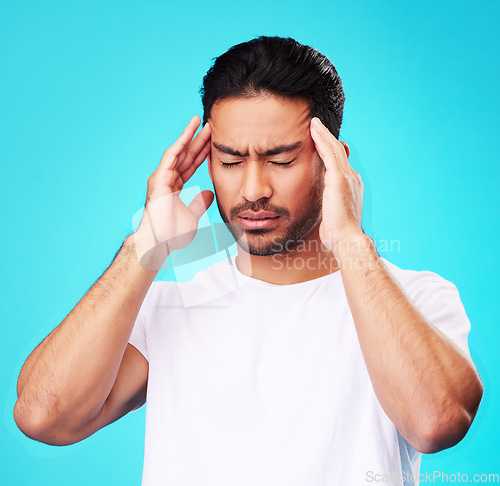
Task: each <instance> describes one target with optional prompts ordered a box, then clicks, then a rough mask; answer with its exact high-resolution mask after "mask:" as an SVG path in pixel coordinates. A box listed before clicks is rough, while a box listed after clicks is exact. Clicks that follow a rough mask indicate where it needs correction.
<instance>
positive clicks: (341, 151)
mask: <svg viewBox="0 0 500 486" xmlns="http://www.w3.org/2000/svg"><path fill="white" fill-rule="evenodd" d="M311 126H312V127H314V128H316V130H317V132H318V134H319V135H320V137H321V139H322V140H323V141H324V143H325V144H326V145H327V146H328V147H329V148H330V150H331V151H332V152H333V154H334V156H335V159H336V161H337V163H338V165H339V167H340V170H341V171H342V172H343V173H344V175H348V174H350V175H352V176H354V174H353V173H352V172H351V166H350V164H349V162H348V160H347V154H346V151H345V148H344V146H343V145H342V144H341V143H340V142H339V141H338V140H337V139H336V138H335V136H334V135H333V134H332V133H331V132H330V130H328V128H326V127H325V125H323V123H321V120H320V119H319V118H317V117H314V118H313V119H312V120H311Z"/></svg>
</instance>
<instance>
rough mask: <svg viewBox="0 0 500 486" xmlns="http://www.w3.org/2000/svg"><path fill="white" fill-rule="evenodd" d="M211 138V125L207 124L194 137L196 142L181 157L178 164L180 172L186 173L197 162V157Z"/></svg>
mask: <svg viewBox="0 0 500 486" xmlns="http://www.w3.org/2000/svg"><path fill="white" fill-rule="evenodd" d="M211 136H212V129H211V127H210V123H206V124H205V126H204V127H203V128H202V129H201V130H200V132H199V133H198V135H196V137H194V140H193V141H192V142H191V143H190V144H189V147H187V148H186V150H185V151H184V152H182V154H181V155H180V156H179V160H178V162H177V170H178V171H179V172H181V173H182V172H184V171H185V170H186V169H187V168H188V167H189V166H190V165H191V164H192V163H193V160H195V158H196V156H197V155H198V154H199V153H200V152H201V151H202V150H203V149H204V148H205V145H206V143H207V142H208V141H209V140H210V137H211Z"/></svg>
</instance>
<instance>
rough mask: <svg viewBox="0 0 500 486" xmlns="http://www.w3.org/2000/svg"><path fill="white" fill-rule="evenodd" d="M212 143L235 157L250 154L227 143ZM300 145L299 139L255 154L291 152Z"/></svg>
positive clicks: (265, 154) (264, 155) (262, 155)
mask: <svg viewBox="0 0 500 486" xmlns="http://www.w3.org/2000/svg"><path fill="white" fill-rule="evenodd" d="M213 144H214V147H215V148H216V149H217V150H218V151H219V152H222V153H224V154H228V155H234V156H236V157H248V156H249V155H250V154H249V153H248V151H247V152H246V153H244V154H242V153H241V152H240V151H238V150H234V149H232V148H231V147H228V146H227V145H224V144H222V143H216V142H213ZM301 145H302V142H300V141H299V142H295V143H291V144H288V145H280V146H279V147H274V148H272V149H270V150H266V151H265V152H257V154H258V155H260V156H261V157H269V156H271V155H278V154H282V153H285V152H291V151H292V150H295V149H296V148H299V147H300V146H301Z"/></svg>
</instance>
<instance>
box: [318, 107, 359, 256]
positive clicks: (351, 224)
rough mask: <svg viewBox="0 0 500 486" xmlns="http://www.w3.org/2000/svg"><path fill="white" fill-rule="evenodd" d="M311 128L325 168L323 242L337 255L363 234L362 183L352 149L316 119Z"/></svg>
mask: <svg viewBox="0 0 500 486" xmlns="http://www.w3.org/2000/svg"><path fill="white" fill-rule="evenodd" d="M310 129H311V137H312V139H313V141H314V144H315V146H316V151H317V152H318V155H319V156H320V158H321V160H322V161H323V163H324V165H325V169H326V172H325V188H324V192H323V209H322V222H321V225H320V228H319V235H320V238H321V241H322V243H323V244H324V245H325V246H326V247H327V248H329V249H330V250H331V251H332V252H333V253H334V255H336V254H337V252H338V251H340V247H341V246H342V245H343V244H344V243H346V242H348V241H349V240H351V239H353V238H356V237H358V236H359V235H364V233H363V230H362V228H361V215H362V210H363V183H362V182H361V176H360V175H359V174H358V173H357V172H356V171H355V170H354V169H353V168H352V167H351V166H350V164H349V162H348V160H347V158H348V151H349V147H348V146H347V145H344V143H343V142H339V141H338V140H337V139H336V138H335V137H334V136H333V135H332V133H331V132H330V131H329V130H328V129H327V128H326V127H325V126H324V125H323V124H322V123H321V121H320V120H319V118H317V117H314V118H312V120H311V125H310ZM346 148H347V152H346Z"/></svg>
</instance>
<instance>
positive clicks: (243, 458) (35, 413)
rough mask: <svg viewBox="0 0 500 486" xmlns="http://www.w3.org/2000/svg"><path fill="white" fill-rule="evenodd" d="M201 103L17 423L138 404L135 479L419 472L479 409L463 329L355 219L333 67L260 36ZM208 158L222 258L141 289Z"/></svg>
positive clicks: (353, 180)
mask: <svg viewBox="0 0 500 486" xmlns="http://www.w3.org/2000/svg"><path fill="white" fill-rule="evenodd" d="M202 94H203V106H204V126H203V128H202V129H201V130H200V131H199V133H198V134H197V135H196V136H195V137H194V134H195V132H196V130H197V128H198V127H199V125H200V122H201V120H200V119H199V118H198V117H196V116H195V117H193V118H192V120H191V121H190V123H189V124H188V125H187V126H186V128H185V129H184V131H183V133H182V135H181V136H180V137H179V138H178V139H177V141H176V142H175V143H174V144H173V145H172V146H171V147H170V148H168V149H167V150H166V151H165V153H164V155H163V158H162V160H161V162H160V164H159V167H158V168H157V170H156V171H155V172H154V173H153V174H152V175H151V176H150V178H149V179H148V194H147V198H146V204H145V211H144V216H143V218H142V221H141V224H140V226H139V228H138V229H137V231H136V232H135V233H133V234H132V235H130V236H129V237H127V238H126V240H125V242H124V244H123V245H122V247H121V249H120V251H119V253H118V254H117V256H116V258H115V260H114V262H113V263H112V264H111V266H110V267H109V268H108V270H107V271H106V272H105V273H104V274H103V275H102V277H101V278H100V279H99V280H98V281H97V282H96V284H95V285H94V286H93V287H92V288H91V289H90V290H89V291H88V293H87V294H86V295H85V296H84V297H83V298H82V299H81V301H80V302H79V303H78V304H77V305H76V307H75V308H74V309H73V310H72V311H71V313H70V314H69V315H68V316H67V317H66V318H65V319H64V321H63V322H62V323H61V324H60V325H59V326H58V327H57V328H56V329H55V330H54V331H53V332H52V333H51V334H50V335H49V336H48V337H47V338H46V339H45V340H44V341H43V342H42V343H41V344H40V345H39V346H38V347H37V348H36V349H35V350H34V351H33V353H32V354H31V355H30V356H29V358H28V359H27V360H26V363H25V364H24V366H23V368H22V370H21V373H20V376H19V381H18V397H19V398H18V401H17V403H16V406H15V409H14V415H15V419H16V422H17V424H18V425H19V427H20V428H21V430H22V431H23V432H24V433H25V434H26V435H28V436H29V437H32V438H34V439H36V440H39V441H42V442H46V443H49V444H57V445H64V444H71V443H74V442H77V441H80V440H82V439H84V438H86V437H88V436H89V435H91V434H93V433H94V432H96V431H97V430H99V429H100V428H102V427H104V426H106V425H107V424H109V423H111V422H113V421H115V420H117V419H118V418H120V417H122V416H123V415H125V414H126V413H128V412H129V411H131V410H135V409H137V408H139V407H140V406H142V405H143V404H144V403H146V404H147V406H146V444H145V458H144V472H143V484H144V485H157V484H162V485H174V486H177V485H273V486H274V485H286V486H289V485H298V486H299V485H300V486H305V485H308V486H309V485H315V486H316V485H361V484H366V483H370V482H376V483H377V484H398V485H402V484H412V483H417V482H418V472H419V467H420V457H421V453H432V452H436V451H439V450H442V449H445V448H447V447H451V446H453V445H454V444H456V443H457V442H459V441H460V440H461V439H462V438H463V437H464V435H465V434H466V432H467V430H468V429H469V427H470V425H471V422H472V420H473V418H474V416H475V414H476V411H477V408H478V406H479V402H480V400H481V396H482V384H481V381H480V379H479V377H478V375H477V372H476V370H475V367H474V365H473V363H472V361H471V359H470V355H469V350H468V345H467V335H468V332H469V329H470V323H469V321H468V319H467V316H466V314H465V311H464V308H463V306H462V304H461V302H460V297H459V294H458V291H457V289H456V287H455V286H454V285H453V284H452V283H451V282H448V281H446V280H445V279H443V278H442V277H440V276H439V275H437V274H435V273H433V272H427V271H420V272H417V271H412V270H403V269H400V268H398V267H397V266H395V265H393V264H392V263H390V262H388V261H387V260H385V259H383V258H381V257H380V256H379V255H378V253H377V251H376V248H375V245H374V242H373V241H372V240H371V239H370V238H369V237H368V236H367V235H366V234H365V233H364V231H363V230H362V227H361V214H362V195H363V184H362V181H361V177H360V175H359V174H358V173H357V172H356V171H355V170H354V169H353V168H352V167H351V166H350V164H349V162H348V157H349V147H348V146H347V144H346V143H345V142H339V141H338V137H339V130H340V126H341V122H342V112H343V103H344V95H343V91H342V86H341V82H340V79H339V77H338V74H337V72H336V70H335V68H334V66H333V65H332V64H331V63H330V61H329V60H328V59H327V58H326V57H324V56H323V55H321V54H320V53H319V52H318V51H316V50H314V49H312V48H310V47H308V46H303V45H301V44H299V43H297V42H296V41H294V40H293V39H290V38H287V39H283V38H278V37H259V38H256V39H254V40H252V41H250V42H247V43H243V44H239V45H237V46H234V47H233V48H231V49H230V50H229V51H228V52H226V53H225V54H223V55H222V56H220V57H219V58H218V59H216V61H215V63H214V65H213V66H212V68H211V69H210V70H209V72H208V73H207V75H206V76H205V78H204V83H203V89H202ZM193 137H194V139H193ZM207 158H208V167H209V174H210V178H211V180H212V182H213V186H214V191H215V195H216V198H217V205H218V208H219V211H220V214H221V216H222V218H223V220H224V222H225V223H226V224H227V226H228V228H229V230H230V232H231V233H232V235H233V236H234V238H235V240H236V241H237V249H238V254H237V256H233V257H230V258H228V259H227V260H225V261H221V262H219V263H217V264H215V265H212V266H211V267H209V268H208V269H205V270H202V271H200V272H199V273H198V274H197V275H196V276H195V278H194V279H193V280H192V281H191V282H188V283H177V282H161V281H156V282H154V283H153V280H154V278H155V276H156V274H157V272H158V270H159V268H160V267H161V266H162V264H163V262H164V261H165V259H166V258H167V257H168V255H170V254H175V252H177V251H178V250H181V249H182V248H185V247H186V246H187V245H189V243H191V241H192V240H193V238H194V236H195V234H196V231H197V227H198V222H199V219H200V217H201V216H202V215H203V213H204V212H205V210H206V208H208V207H209V206H210V204H211V203H212V201H213V199H214V194H213V193H212V192H211V191H202V192H201V193H200V194H198V195H197V196H196V197H195V198H194V199H193V201H192V202H191V204H190V205H189V206H186V205H185V204H184V203H183V202H182V201H181V199H180V198H179V193H180V191H181V189H182V188H183V187H184V184H186V182H187V181H188V180H189V179H190V177H191V176H192V175H193V174H194V172H195V171H196V170H197V168H198V167H199V166H200V165H201V164H202V162H203V161H204V160H205V159H207Z"/></svg>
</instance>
